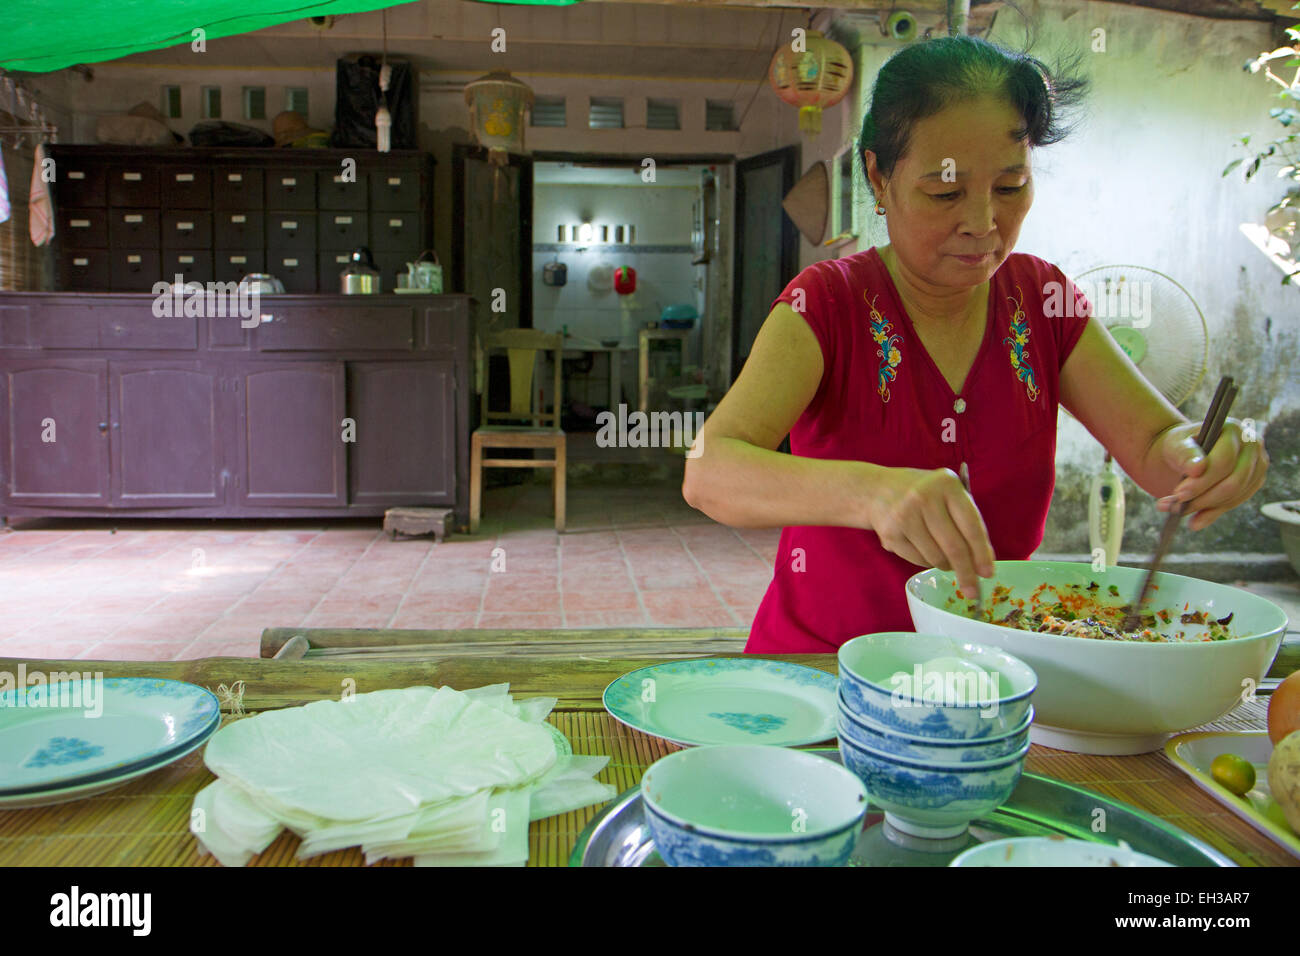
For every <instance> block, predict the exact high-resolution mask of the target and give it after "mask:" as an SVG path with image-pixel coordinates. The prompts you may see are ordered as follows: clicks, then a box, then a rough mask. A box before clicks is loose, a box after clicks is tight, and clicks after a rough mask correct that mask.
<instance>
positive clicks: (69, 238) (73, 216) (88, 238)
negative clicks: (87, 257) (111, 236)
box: [54, 207, 108, 249]
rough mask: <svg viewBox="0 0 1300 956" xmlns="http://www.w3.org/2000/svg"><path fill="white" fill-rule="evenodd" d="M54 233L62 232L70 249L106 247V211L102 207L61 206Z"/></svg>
mask: <svg viewBox="0 0 1300 956" xmlns="http://www.w3.org/2000/svg"><path fill="white" fill-rule="evenodd" d="M56 221H57V223H58V225H57V226H56V227H55V230H54V234H55V235H56V236H57V235H60V234H62V235H63V236H64V238H65V240H66V245H67V246H68V247H69V248H71V249H107V248H108V212H107V211H106V210H104V209H102V208H101V209H74V208H72V207H67V208H61V209H59V212H58V218H57V220H56Z"/></svg>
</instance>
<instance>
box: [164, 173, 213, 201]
mask: <svg viewBox="0 0 1300 956" xmlns="http://www.w3.org/2000/svg"><path fill="white" fill-rule="evenodd" d="M162 205H163V208H164V209H211V208H212V170H210V169H205V168H201V167H198V166H186V167H180V166H164V167H163V171H162Z"/></svg>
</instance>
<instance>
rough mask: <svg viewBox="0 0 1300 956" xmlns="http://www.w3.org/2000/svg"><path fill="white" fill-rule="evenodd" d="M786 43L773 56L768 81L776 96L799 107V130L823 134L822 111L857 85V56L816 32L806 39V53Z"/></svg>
mask: <svg viewBox="0 0 1300 956" xmlns="http://www.w3.org/2000/svg"><path fill="white" fill-rule="evenodd" d="M793 46H794V45H793V44H785V45H783V46H782V47H781V48H780V49H779V50H777V51H776V53H775V54H774V55H773V56H772V63H771V65H770V66H769V67H768V71H767V79H768V82H769V83H771V84H772V89H773V90H775V91H776V95H777V96H779V97H781V99H782V100H784V101H785V102H787V103H789V104H790V105H791V106H797V107H799V129H800V130H802V131H803V132H804V133H805V134H807V133H820V132H821V129H822V110H823V109H825V108H826V107H828V106H834V105H835V104H836V103H838V102H839V101H840V100H842V99H844V94H845V93H847V92H848V91H849V87H850V86H852V85H853V57H852V56H850V55H849V51H848V50H846V49H844V47H842V46H840V45H839V44H838V43H836V42H835V41H834V40H828V39H826V38H825V37H824V36H822V35H821V34H820V33H818V32H817V31H816V30H809V31H808V32H807V34H806V35H805V36H804V42H803V47H804V49H803V51H802V52H796V51H795V49H794V48H793Z"/></svg>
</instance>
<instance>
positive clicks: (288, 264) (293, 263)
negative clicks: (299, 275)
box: [284, 259, 298, 269]
mask: <svg viewBox="0 0 1300 956" xmlns="http://www.w3.org/2000/svg"><path fill="white" fill-rule="evenodd" d="M284 265H285V268H286V269H296V268H298V260H297V259H285V260H284Z"/></svg>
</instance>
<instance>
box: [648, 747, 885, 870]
mask: <svg viewBox="0 0 1300 956" xmlns="http://www.w3.org/2000/svg"><path fill="white" fill-rule="evenodd" d="M641 798H642V800H643V802H644V805H645V815H646V820H647V822H648V823H649V825H650V832H651V835H652V836H653V837H654V843H655V849H656V850H657V851H658V853H659V856H660V857H661V858H662V859H663V861H664V862H665V863H667V864H668V865H669V866H842V865H843V864H844V863H845V862H847V861H848V858H849V856H850V854H851V853H852V852H853V847H854V846H855V845H856V844H857V840H858V836H859V834H860V832H861V829H862V819H863V817H864V816H865V814H866V811H867V793H866V790H865V789H864V788H863V786H862V782H861V780H860V779H859V778H858V777H857V776H855V775H854V774H852V773H850V772H849V771H848V770H846V769H845V768H844V767H842V766H840V765H839V764H837V763H835V762H834V761H832V760H828V759H826V758H825V757H819V756H816V755H815V754H810V753H804V752H803V751H799V750H790V749H787V748H784V747H768V746H763V745H761V744H726V745H720V746H711V747H695V748H692V749H690V750H679V751H677V752H676V753H672V754H669V755H668V756H667V757H663V758H661V759H659V760H657V761H656V762H655V763H654V764H652V765H651V766H650V768H649V769H648V770H647V771H646V772H645V775H644V776H643V777H642V778H641Z"/></svg>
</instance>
